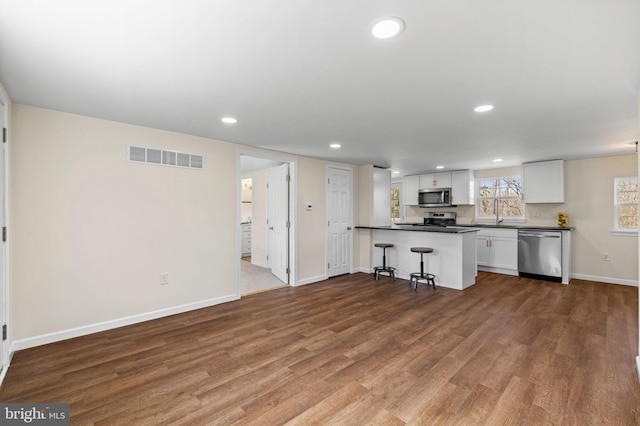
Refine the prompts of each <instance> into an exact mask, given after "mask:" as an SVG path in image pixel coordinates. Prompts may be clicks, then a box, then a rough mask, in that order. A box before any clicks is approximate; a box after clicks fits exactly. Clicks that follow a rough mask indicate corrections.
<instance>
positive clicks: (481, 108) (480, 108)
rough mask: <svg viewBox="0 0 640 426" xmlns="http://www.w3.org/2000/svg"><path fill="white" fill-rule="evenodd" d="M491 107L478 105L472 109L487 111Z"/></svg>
mask: <svg viewBox="0 0 640 426" xmlns="http://www.w3.org/2000/svg"><path fill="white" fill-rule="evenodd" d="M492 109H493V105H478V106H477V107H475V108H474V109H473V110H474V111H475V112H487V111H491V110H492Z"/></svg>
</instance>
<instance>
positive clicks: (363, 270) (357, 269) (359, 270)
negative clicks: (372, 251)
mask: <svg viewBox="0 0 640 426" xmlns="http://www.w3.org/2000/svg"><path fill="white" fill-rule="evenodd" d="M353 272H354V273H356V272H363V273H365V274H373V268H365V267H364V266H360V267H358V268H353Z"/></svg>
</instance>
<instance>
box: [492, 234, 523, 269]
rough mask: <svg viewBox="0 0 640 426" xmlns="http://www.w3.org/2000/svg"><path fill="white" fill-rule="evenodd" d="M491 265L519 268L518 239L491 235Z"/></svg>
mask: <svg viewBox="0 0 640 426" xmlns="http://www.w3.org/2000/svg"><path fill="white" fill-rule="evenodd" d="M490 246H491V260H490V266H493V267H495V268H503V269H512V270H517V269H518V239H517V238H505V237H495V236H493V237H491V242H490Z"/></svg>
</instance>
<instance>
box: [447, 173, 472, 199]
mask: <svg viewBox="0 0 640 426" xmlns="http://www.w3.org/2000/svg"><path fill="white" fill-rule="evenodd" d="M474 203H475V183H474V180H473V170H456V171H453V172H451V204H455V205H459V206H462V205H468V204H474Z"/></svg>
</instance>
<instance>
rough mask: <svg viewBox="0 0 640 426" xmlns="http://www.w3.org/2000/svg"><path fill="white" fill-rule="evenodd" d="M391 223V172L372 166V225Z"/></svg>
mask: <svg viewBox="0 0 640 426" xmlns="http://www.w3.org/2000/svg"><path fill="white" fill-rule="evenodd" d="M388 225H391V172H390V171H389V170H385V169H379V168H377V167H374V168H373V226H388Z"/></svg>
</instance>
